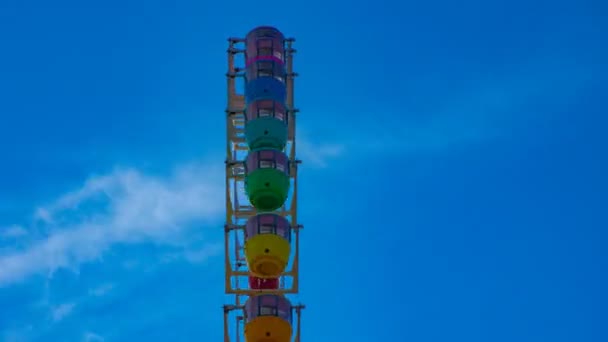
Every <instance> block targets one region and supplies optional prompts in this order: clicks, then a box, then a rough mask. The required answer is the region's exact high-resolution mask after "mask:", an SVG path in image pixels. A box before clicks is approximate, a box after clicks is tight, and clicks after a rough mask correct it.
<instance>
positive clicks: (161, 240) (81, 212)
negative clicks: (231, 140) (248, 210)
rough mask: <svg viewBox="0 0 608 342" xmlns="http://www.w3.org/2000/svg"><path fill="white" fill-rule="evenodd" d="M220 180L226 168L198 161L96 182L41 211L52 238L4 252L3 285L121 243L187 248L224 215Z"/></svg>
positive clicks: (123, 172)
mask: <svg viewBox="0 0 608 342" xmlns="http://www.w3.org/2000/svg"><path fill="white" fill-rule="evenodd" d="M221 176H222V169H213V168H209V167H207V166H205V165H203V164H200V163H193V164H188V165H184V166H181V167H178V168H176V169H175V171H174V172H173V173H172V174H171V175H170V176H168V177H155V176H150V175H146V174H143V173H142V172H140V171H138V170H135V169H117V170H116V171H114V172H112V173H110V174H107V175H102V176H96V177H91V178H90V179H89V180H88V181H87V182H86V183H85V184H84V185H83V186H82V187H81V188H80V189H77V190H76V191H73V192H70V193H67V194H65V195H62V196H60V197H59V198H58V199H57V200H56V201H54V202H53V203H51V204H50V205H48V206H44V207H41V208H38V209H37V210H36V212H35V215H36V217H37V218H38V219H39V221H40V222H41V223H42V224H43V225H44V226H45V228H46V229H45V234H43V235H42V237H40V238H38V239H36V240H35V241H33V242H31V243H28V244H27V246H26V247H25V248H22V249H19V250H17V251H11V252H6V253H4V254H0V286H2V285H7V284H11V283H14V282H17V281H19V280H21V279H24V278H26V277H28V276H30V275H34V274H45V273H47V274H52V272H53V271H54V270H56V269H58V268H62V267H69V268H72V267H78V265H79V264H81V263H84V262H88V261H92V260H96V259H98V258H100V257H101V256H102V254H103V253H104V252H105V251H106V250H108V249H109V248H110V247H111V246H112V245H114V244H118V243H140V242H153V243H156V244H172V245H186V244H187V241H188V239H187V237H186V236H185V233H187V232H188V231H189V228H191V226H192V224H193V223H197V224H209V223H210V222H213V221H214V220H215V219H217V218H218V217H219V215H220V214H221V212H222V210H223V204H224V202H223V201H222V200H221V199H222V197H223V188H222V184H223V182H222V181H221ZM32 229H33V228H32ZM214 251H216V249H213V248H207V249H206V250H205V251H204V252H201V251H199V254H196V253H195V254H193V255H194V256H192V255H191V256H190V257H189V258H190V259H196V260H199V259H201V258H205V257H207V256H209V255H210V254H212V253H214ZM216 252H217V251H216ZM190 254H192V252H190Z"/></svg>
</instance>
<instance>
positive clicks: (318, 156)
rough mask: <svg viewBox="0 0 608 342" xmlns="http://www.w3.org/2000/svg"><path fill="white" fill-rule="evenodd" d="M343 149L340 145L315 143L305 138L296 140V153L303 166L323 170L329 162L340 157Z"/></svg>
mask: <svg viewBox="0 0 608 342" xmlns="http://www.w3.org/2000/svg"><path fill="white" fill-rule="evenodd" d="M344 147H345V146H344V145H342V144H328V143H315V142H312V141H311V140H309V139H307V138H302V139H298V143H297V145H296V149H297V150H296V153H297V157H298V158H299V159H301V160H302V162H303V163H304V164H306V165H311V166H312V167H315V168H325V167H327V165H328V163H329V162H330V160H332V159H335V158H337V157H339V156H340V155H342V153H343V152H344Z"/></svg>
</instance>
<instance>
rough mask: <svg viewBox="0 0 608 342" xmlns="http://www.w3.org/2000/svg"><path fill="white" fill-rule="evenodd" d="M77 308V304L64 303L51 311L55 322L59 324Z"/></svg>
mask: <svg viewBox="0 0 608 342" xmlns="http://www.w3.org/2000/svg"><path fill="white" fill-rule="evenodd" d="M75 306H76V304H74V303H64V304H61V305H59V306H57V307H55V308H53V310H52V311H51V315H52V318H53V321H54V322H59V321H61V320H62V319H64V318H66V317H67V316H68V315H69V314H70V313H72V311H73V310H74V307H75Z"/></svg>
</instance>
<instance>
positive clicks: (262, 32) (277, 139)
mask: <svg viewBox="0 0 608 342" xmlns="http://www.w3.org/2000/svg"><path fill="white" fill-rule="evenodd" d="M245 55H246V71H245V118H246V121H245V137H246V141H247V144H248V147H249V154H248V155H247V160H246V162H245V171H246V177H245V191H246V193H247V196H248V198H249V202H250V203H251V204H252V205H253V206H254V207H255V208H256V212H257V215H255V216H253V217H251V218H250V219H249V220H248V222H247V225H246V228H245V256H246V259H247V264H248V267H249V271H250V273H251V274H250V277H249V286H250V288H251V289H253V290H274V289H278V288H279V278H280V275H281V274H282V273H283V272H284V271H285V268H286V267H287V263H288V261H289V257H290V253H291V227H290V224H289V222H288V220H287V219H286V218H285V217H283V216H281V215H279V214H277V213H276V210H277V209H279V208H281V207H282V206H283V205H284V203H285V201H286V200H287V196H288V193H289V188H290V178H289V171H290V168H289V159H288V157H287V155H286V154H285V151H284V150H285V146H286V144H287V138H288V125H287V124H288V119H289V113H288V111H287V106H286V96H287V90H286V84H285V79H286V67H285V38H284V36H283V34H282V33H281V32H280V31H278V30H277V29H275V28H272V27H258V28H256V29H254V30H252V31H251V32H249V34H248V35H247V37H246V54H245ZM291 336H292V306H291V303H290V302H289V300H288V299H287V298H285V297H284V296H282V295H278V294H261V295H257V296H251V297H249V299H248V300H247V302H246V304H245V339H246V340H247V342H289V341H290V340H291Z"/></svg>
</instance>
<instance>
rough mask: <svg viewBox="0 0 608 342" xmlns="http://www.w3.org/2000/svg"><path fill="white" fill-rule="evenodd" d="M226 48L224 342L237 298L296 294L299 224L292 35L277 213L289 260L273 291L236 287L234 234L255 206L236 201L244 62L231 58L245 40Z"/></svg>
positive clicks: (242, 266)
mask: <svg viewBox="0 0 608 342" xmlns="http://www.w3.org/2000/svg"><path fill="white" fill-rule="evenodd" d="M228 41H229V48H228V51H227V53H228V73H227V74H226V77H227V88H228V108H227V109H226V136H227V139H226V161H225V163H226V225H225V226H224V231H225V234H224V235H225V246H224V248H225V268H226V276H225V292H226V294H234V295H235V297H236V298H235V305H227V306H224V341H225V342H230V331H229V315H230V313H231V312H232V311H235V310H237V311H242V310H243V309H244V307H243V304H241V302H242V299H243V298H241V297H242V296H251V295H256V294H277V295H286V294H297V293H298V291H299V256H300V248H299V246H300V243H299V241H300V239H299V233H300V230H301V229H302V228H303V227H302V225H300V224H299V223H298V164H300V161H299V160H297V159H296V113H297V112H298V110H297V109H296V108H295V107H294V79H295V77H296V76H297V74H296V73H294V72H293V54H294V53H295V52H296V50H295V49H293V48H292V43H293V42H294V39H287V40H286V46H285V65H286V69H287V77H286V80H285V84H286V90H287V101H286V107H287V111H288V137H287V147H286V149H285V150H286V153H288V157H289V160H290V182H291V189H292V192H291V196H290V197H291V200H288V201H287V203H286V204H285V205H284V206H283V207H282V208H280V209H279V210H277V211H276V213H277V214H279V215H281V216H284V217H286V218H287V219H288V220H289V221H290V223H291V227H292V229H293V233H294V239H293V240H292V246H293V251H294V253H293V259H292V262H291V268H290V269H287V270H286V271H285V272H284V273H283V274H282V275H281V277H280V284H281V286H280V287H279V289H277V290H251V289H249V288H248V285H247V286H246V287H245V288H243V287H241V286H240V282H239V277H244V276H248V275H249V271H248V270H247V265H246V262H244V256H241V247H242V246H241V245H240V244H239V232H242V231H243V230H244V228H245V222H246V221H247V219H248V218H250V217H251V216H253V215H255V214H256V210H255V208H254V207H253V206H252V205H251V204H249V203H248V201H247V203H246V204H241V203H240V202H239V196H238V194H239V190H241V191H242V190H243V189H244V180H245V169H244V155H245V154H246V153H247V151H248V147H247V143H246V141H245V116H244V111H245V97H244V94H239V93H238V91H237V79H238V78H239V77H243V76H244V73H243V71H244V66H243V67H237V66H235V57H236V56H237V55H239V54H244V52H245V50H244V49H239V48H238V47H237V44H240V43H244V41H245V40H244V39H241V38H230V39H229V40H228ZM231 233H232V234H233V238H234V245H233V246H232V248H231V243H230V236H231ZM231 250H232V251H233V253H234V260H233V259H232V258H231V255H230V252H231ZM287 279H290V280H291V281H290V282H289V283H290V286H289V287H287V286H285V284H286V282H287ZM293 308H294V310H295V313H296V317H295V318H296V319H295V322H296V327H295V329H294V342H300V315H301V310H302V309H303V308H304V306H302V305H296V306H294V307H293ZM242 321H243V315H242V314H241V315H237V317H236V322H237V324H236V326H237V327H236V328H237V331H236V333H235V336H236V341H237V342H239V341H240V339H241V335H242V334H241V333H240V329H239V326H240V325H241V323H242Z"/></svg>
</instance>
